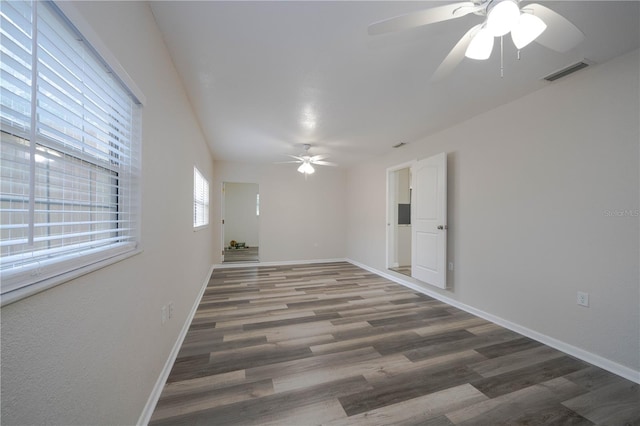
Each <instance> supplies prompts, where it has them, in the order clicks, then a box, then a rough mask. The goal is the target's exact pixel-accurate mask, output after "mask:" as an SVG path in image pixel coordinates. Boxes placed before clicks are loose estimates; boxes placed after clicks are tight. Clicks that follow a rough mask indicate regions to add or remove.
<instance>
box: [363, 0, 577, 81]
mask: <svg viewBox="0 0 640 426" xmlns="http://www.w3.org/2000/svg"><path fill="white" fill-rule="evenodd" d="M470 13H473V14H476V15H478V16H482V17H484V22H482V23H481V24H478V25H476V26H474V27H472V28H471V29H470V30H469V31H467V32H466V33H465V34H464V35H463V36H462V38H461V39H460V40H459V41H458V43H457V44H456V45H455V46H454V47H453V49H451V51H450V52H449V54H448V55H447V57H446V58H444V61H442V63H441V64H440V66H439V67H438V69H437V70H436V71H435V73H434V74H433V76H432V77H431V80H432V81H437V80H441V79H442V78H444V77H446V76H447V75H448V74H449V73H451V72H452V71H453V69H454V68H455V67H456V66H458V64H459V63H460V62H461V61H462V59H464V57H465V56H466V57H468V58H471V59H477V60H484V59H488V58H489V57H490V56H491V51H492V50H493V44H494V38H495V37H500V38H501V37H502V36H504V35H506V34H508V33H509V32H511V39H512V40H513V43H514V44H515V46H516V48H517V49H518V50H520V49H522V48H523V47H525V46H526V45H528V44H529V43H531V42H532V41H534V40H535V41H536V42H537V43H539V44H541V45H542V46H544V47H547V48H549V49H552V50H555V51H557V52H567V51H569V50H571V49H573V48H574V47H575V46H577V45H578V44H579V43H580V42H581V41H582V40H583V39H584V34H583V33H582V31H580V30H579V29H578V28H577V27H576V26H575V25H573V24H572V23H571V22H569V20H567V19H566V18H565V17H563V16H562V15H560V14H558V13H557V12H554V11H553V10H551V9H549V8H547V7H545V6H542V5H540V4H537V3H529V4H526V5H521V4H520V0H474V1H467V2H460V3H452V4H447V5H444V6H437V7H433V8H431V9H426V10H422V11H418V12H413V13H409V14H406V15H400V16H396V17H394V18H389V19H385V20H382V21H379V22H374V23H373V24H371V25H369V34H370V35H377V34H383V33H387V32H392V31H400V30H406V29H410V28H415V27H419V26H422V25H428V24H433V23H436V22H442V21H448V20H451V19H455V18H460V17H462V16H465V15H468V14H470Z"/></svg>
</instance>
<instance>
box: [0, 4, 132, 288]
mask: <svg viewBox="0 0 640 426" xmlns="http://www.w3.org/2000/svg"><path fill="white" fill-rule="evenodd" d="M0 17H1V27H0V28H1V29H0V34H1V37H2V39H1V46H2V50H1V55H2V57H1V61H0V67H1V84H2V101H1V110H0V119H1V123H2V129H1V130H2V131H1V137H2V139H1V144H2V145H1V147H2V149H1V151H0V161H1V164H0V167H1V179H2V180H1V181H0V201H1V205H0V213H1V218H0V219H1V220H0V235H1V238H0V254H1V259H0V261H1V263H0V267H1V270H2V293H6V292H8V291H12V290H15V289H17V288H20V287H23V286H25V285H29V284H32V283H34V282H38V281H41V280H43V279H47V278H51V277H53V276H56V275H59V274H62V273H65V272H68V271H70V270H73V269H75V268H79V267H83V266H86V265H87V264H91V263H94V262H97V261H101V260H104V259H105V258H108V257H110V256H114V255H117V254H120V253H122V251H123V250H131V249H132V248H135V245H136V244H137V240H138V239H139V220H138V217H139V206H138V198H139V197H138V181H139V173H140V171H139V144H140V141H139V139H140V138H139V130H140V128H139V106H138V105H136V104H135V101H134V99H133V98H132V97H131V96H130V94H129V92H128V90H127V88H125V87H123V86H122V85H121V83H120V82H119V81H118V80H117V79H116V78H115V77H114V76H113V74H112V73H111V72H110V69H109V68H108V67H107V66H106V65H105V64H104V63H103V61H102V60H101V59H100V58H99V57H97V56H96V55H95V54H94V52H93V50H92V49H91V47H90V46H89V45H87V44H86V43H85V42H84V41H83V40H82V37H81V36H80V34H78V33H77V32H76V31H75V29H74V28H73V27H72V26H71V25H70V24H69V23H68V22H67V21H66V20H65V18H64V17H63V16H62V15H61V14H60V12H59V11H58V10H57V8H56V7H55V6H54V5H53V4H52V3H50V2H29V1H2V4H1V9H0Z"/></svg>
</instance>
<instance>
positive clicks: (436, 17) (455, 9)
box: [368, 1, 479, 35]
mask: <svg viewBox="0 0 640 426" xmlns="http://www.w3.org/2000/svg"><path fill="white" fill-rule="evenodd" d="M478 8H479V7H478V6H476V5H474V4H473V2H470V1H467V2H461V3H452V4H447V5H444V6H437V7H432V8H431V9H426V10H421V11H418V12H412V13H407V14H406V15H400V16H396V17H393V18H389V19H385V20H382V21H378V22H374V23H373V24H371V25H369V28H368V31H369V35H377V34H384V33H389V32H392V31H400V30H406V29H409V28H415V27H420V26H422V25H427V24H433V23H436V22H442V21H448V20H449V19H454V18H459V17H461V16H464V15H468V14H469V13H472V12H475V11H476V10H478Z"/></svg>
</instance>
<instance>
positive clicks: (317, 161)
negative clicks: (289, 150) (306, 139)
mask: <svg viewBox="0 0 640 426" xmlns="http://www.w3.org/2000/svg"><path fill="white" fill-rule="evenodd" d="M310 148H311V144H308V143H306V144H304V153H302V154H300V155H290V154H288V155H289V157H291V158H293V159H294V160H293V161H282V162H280V164H286V163H296V164H300V167H298V171H299V172H300V173H303V174H304V175H305V176H306V175H310V174H312V173H314V172H315V171H316V170H315V169H314V168H313V165H317V166H337V164H335V163H330V162H328V161H323V160H324V159H325V158H327V157H328V155H325V154H320V155H314V156H311V155H309V149H310Z"/></svg>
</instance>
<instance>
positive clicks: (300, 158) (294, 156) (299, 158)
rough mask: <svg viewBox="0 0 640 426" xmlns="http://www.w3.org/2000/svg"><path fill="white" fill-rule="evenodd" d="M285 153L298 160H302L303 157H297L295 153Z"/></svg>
mask: <svg viewBox="0 0 640 426" xmlns="http://www.w3.org/2000/svg"><path fill="white" fill-rule="evenodd" d="M287 155H288V156H289V157H291V158H294V159H296V160H298V161H304V158H302V157H298V156H297V155H291V154H287Z"/></svg>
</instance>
